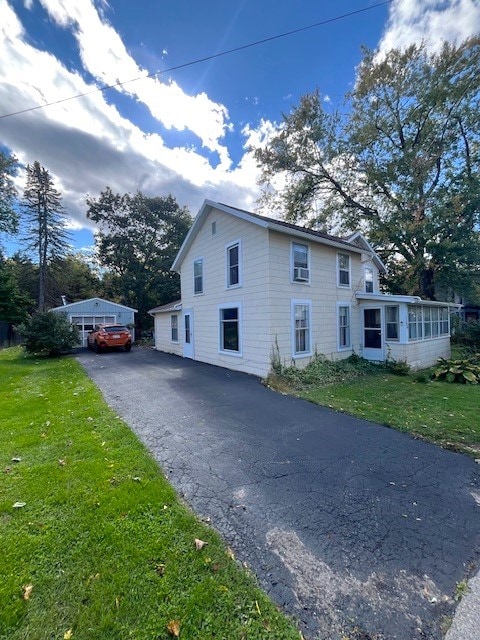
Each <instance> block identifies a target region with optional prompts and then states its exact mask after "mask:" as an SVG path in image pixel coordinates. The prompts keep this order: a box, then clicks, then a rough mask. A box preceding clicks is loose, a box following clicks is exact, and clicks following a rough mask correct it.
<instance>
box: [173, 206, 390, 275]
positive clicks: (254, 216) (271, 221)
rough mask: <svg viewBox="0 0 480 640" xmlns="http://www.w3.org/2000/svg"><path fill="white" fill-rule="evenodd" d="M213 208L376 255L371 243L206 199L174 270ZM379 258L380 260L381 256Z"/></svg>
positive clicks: (259, 223)
mask: <svg viewBox="0 0 480 640" xmlns="http://www.w3.org/2000/svg"><path fill="white" fill-rule="evenodd" d="M212 209H217V210H218V211H222V212H223V213H226V214H228V215H231V216H234V217H236V218H240V219H241V220H245V221H246V222H249V223H251V224H254V225H257V226H259V227H261V228H263V229H270V230H272V231H277V232H278V233H284V234H287V235H289V236H294V237H298V238H303V239H304V240H309V241H312V242H317V243H318V244H325V245H328V246H332V247H336V248H337V249H344V250H347V249H348V250H349V251H353V252H354V253H362V252H365V251H367V252H368V253H372V254H373V256H376V254H375V252H374V251H373V249H372V248H371V247H370V245H368V246H369V247H370V248H369V249H366V248H362V247H359V246H358V245H357V244H353V243H352V242H350V240H345V239H344V238H339V237H337V236H331V235H328V234H327V233H322V232H321V231H315V229H308V228H307V227H300V226H299V225H296V224H291V223H290V222H284V221H283V220H275V219H274V218H267V217H265V216H261V215H259V214H257V213H251V212H250V211H245V210H244V209H237V208H236V207H231V206H228V205H226V204H222V203H221V202H214V201H212V200H205V201H204V203H203V205H202V207H201V209H200V211H199V212H198V214H197V216H196V218H195V220H194V222H193V225H192V226H191V227H190V230H189V232H188V234H187V236H186V238H185V240H184V241H183V244H182V246H181V247H180V250H179V252H178V254H177V256H176V258H175V260H174V262H173V264H172V267H171V268H172V271H179V269H180V267H181V264H182V262H183V260H184V258H185V256H186V254H187V252H188V250H189V249H190V247H191V246H192V244H193V242H194V240H195V238H196V236H197V234H198V232H199V231H200V229H201V228H202V226H203V224H204V222H205V219H206V217H207V216H208V214H209V213H210V212H211V211H212ZM365 242H366V241H365ZM367 244H368V243H367ZM378 260H379V261H380V259H379V258H378ZM380 262H381V261H380ZM382 265H383V263H382Z"/></svg>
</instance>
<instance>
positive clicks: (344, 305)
mask: <svg viewBox="0 0 480 640" xmlns="http://www.w3.org/2000/svg"><path fill="white" fill-rule="evenodd" d="M340 309H347V318H348V323H347V324H346V325H345V326H346V327H347V328H348V334H347V337H348V344H345V345H342V344H340V337H341V327H340ZM351 349H352V305H351V304H350V303H349V302H337V351H351Z"/></svg>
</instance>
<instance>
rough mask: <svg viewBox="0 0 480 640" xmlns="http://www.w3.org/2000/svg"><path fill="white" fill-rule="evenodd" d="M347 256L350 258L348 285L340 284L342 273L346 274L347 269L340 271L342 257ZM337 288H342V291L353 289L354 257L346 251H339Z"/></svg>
mask: <svg viewBox="0 0 480 640" xmlns="http://www.w3.org/2000/svg"><path fill="white" fill-rule="evenodd" d="M341 256H345V257H346V258H348V284H341V283H340V271H342V272H345V271H346V269H340V257H341ZM337 287H341V288H342V289H351V288H352V256H351V255H350V254H349V253H347V252H346V251H338V252H337Z"/></svg>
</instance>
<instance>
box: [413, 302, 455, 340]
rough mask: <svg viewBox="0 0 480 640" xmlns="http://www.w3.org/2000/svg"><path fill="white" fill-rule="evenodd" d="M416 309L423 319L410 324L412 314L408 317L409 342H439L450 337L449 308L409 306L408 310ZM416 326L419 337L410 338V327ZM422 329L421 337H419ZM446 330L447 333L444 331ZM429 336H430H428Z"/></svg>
mask: <svg viewBox="0 0 480 640" xmlns="http://www.w3.org/2000/svg"><path fill="white" fill-rule="evenodd" d="M413 308H414V309H415V310H416V313H417V314H418V312H419V311H420V312H421V314H422V317H421V319H418V318H417V320H416V323H412V322H410V314H409V317H408V342H418V341H419V340H438V339H439V338H445V337H446V336H447V337H448V336H449V335H450V313H449V307H448V306H436V305H427V304H425V305H411V306H410V305H409V306H408V310H410V309H413ZM434 316H436V317H434ZM413 324H416V330H417V337H415V338H411V337H410V325H413ZM419 327H420V331H421V335H420V336H419V335H418V328H419ZM444 329H446V330H447V331H444ZM427 334H428V335H427Z"/></svg>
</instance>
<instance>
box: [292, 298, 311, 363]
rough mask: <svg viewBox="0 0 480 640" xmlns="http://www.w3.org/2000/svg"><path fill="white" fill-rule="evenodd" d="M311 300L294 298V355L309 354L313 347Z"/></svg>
mask: <svg viewBox="0 0 480 640" xmlns="http://www.w3.org/2000/svg"><path fill="white" fill-rule="evenodd" d="M311 306H312V305H311V302H310V301H309V300H292V356H293V357H294V358H295V357H301V356H309V355H311V352H312V347H311Z"/></svg>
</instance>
